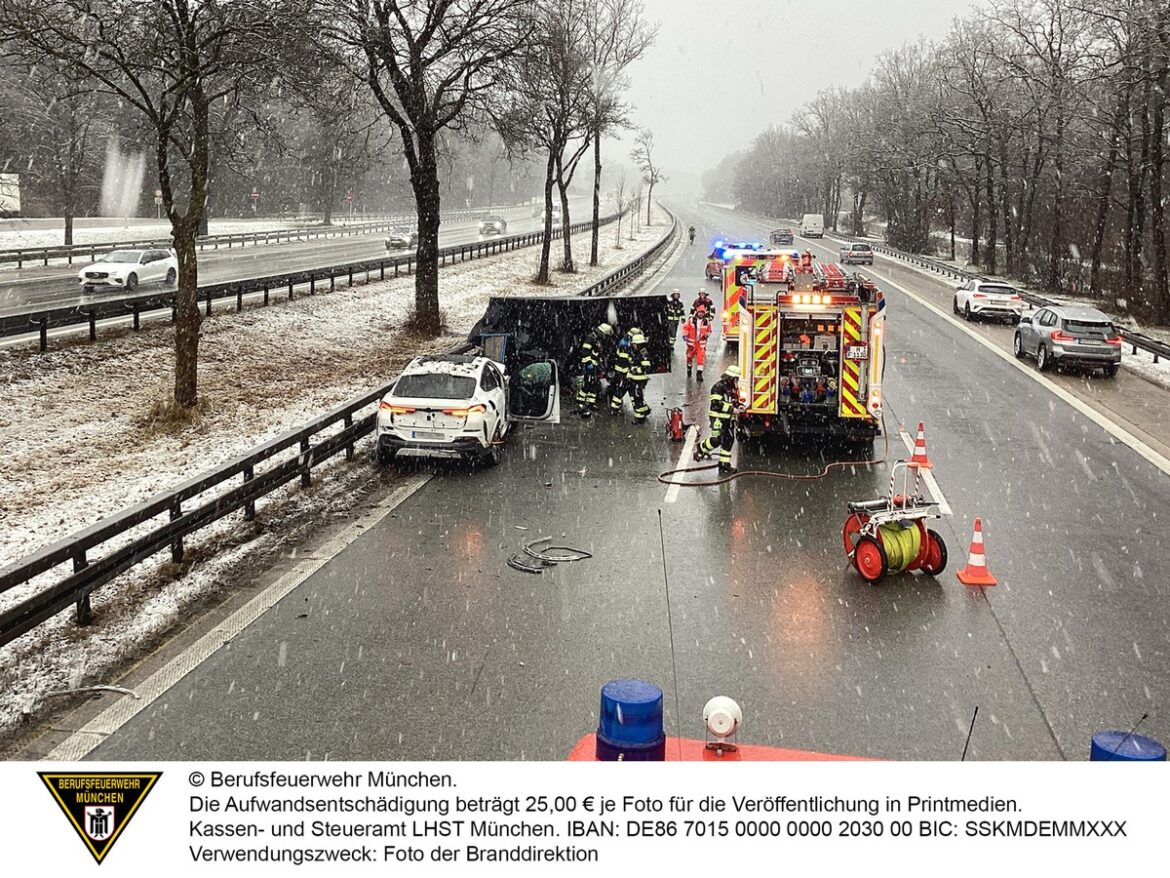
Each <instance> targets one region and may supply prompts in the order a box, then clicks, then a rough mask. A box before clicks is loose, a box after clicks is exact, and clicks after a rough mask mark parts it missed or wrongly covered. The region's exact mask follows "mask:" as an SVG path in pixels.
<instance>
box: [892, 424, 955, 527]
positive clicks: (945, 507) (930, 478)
mask: <svg viewBox="0 0 1170 878" xmlns="http://www.w3.org/2000/svg"><path fill="white" fill-rule="evenodd" d="M898 435H899V436H901V437H902V441H903V442H904V443H905V444H906V450H907V451H909V452H910V456H911V457H913V456H914V440H913V439H911V438H910V434H909V433H907V432H905V431H903V432H900V433H899V434H898ZM919 472H920V473H921V474H922V481H924V482H926V487H927V488H929V489H930V498H931V499H932V500H934V502H935V503H937V504H938V511H939V512H941V513H942V514H943V515H953V514H954V511H953V510H952V509H951V504H950V503H948V502H947V498H946V497H945V496H943V492H942V488H940V487H939V486H938V480H937V479H935V477H934V473H932V472H931V471H930V470H928V469H922V470H919Z"/></svg>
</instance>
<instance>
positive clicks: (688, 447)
mask: <svg viewBox="0 0 1170 878" xmlns="http://www.w3.org/2000/svg"><path fill="white" fill-rule="evenodd" d="M698 438H699V428H698V427H687V441H686V442H684V443H683V448H682V454H681V455H680V456H679V459H678V462H679V463H680V464H682V465H683V466H686V465H687V464H686V462H687V461H688V460H690V459H691V454H692V453H693V452H694V450H695V440H697V439H698ZM681 487H682V485H680V484H678V483H677V482H675V484H673V485H671V486H670V487H669V488H667V489H666V502H667V503H673V502H674V501H675V500H677V499H678V489H679V488H681Z"/></svg>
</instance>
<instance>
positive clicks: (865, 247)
mask: <svg viewBox="0 0 1170 878" xmlns="http://www.w3.org/2000/svg"><path fill="white" fill-rule="evenodd" d="M853 249H854V250H865V251H868V250H869V249H870V247H869V244H854V245H853Z"/></svg>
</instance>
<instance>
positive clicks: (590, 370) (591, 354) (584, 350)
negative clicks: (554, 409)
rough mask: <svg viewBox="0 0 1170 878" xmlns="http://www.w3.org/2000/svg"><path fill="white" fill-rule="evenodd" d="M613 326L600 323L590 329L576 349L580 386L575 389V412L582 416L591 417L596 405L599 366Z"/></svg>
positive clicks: (599, 381) (611, 334)
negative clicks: (579, 370) (579, 367)
mask: <svg viewBox="0 0 1170 878" xmlns="http://www.w3.org/2000/svg"><path fill="white" fill-rule="evenodd" d="M612 338H613V327H612V326H610V325H609V324H608V323H602V324H601V325H600V326H597V327H596V328H595V329H592V330H591V331H590V332H589V334H588V335H587V336H585V340H584V341H582V342H581V347H580V349H579V350H578V357H579V359H578V363H579V364H580V366H581V386H580V388H578V390H577V408H576V412H577V413H578V414H580V415H581V417H583V418H588V417H592V415H593V409H595V408H596V407H597V393H598V391H599V390H601V366H602V364H603V363H604V362H605V361H606V358H607V356H608V349H609V343H610V339H612Z"/></svg>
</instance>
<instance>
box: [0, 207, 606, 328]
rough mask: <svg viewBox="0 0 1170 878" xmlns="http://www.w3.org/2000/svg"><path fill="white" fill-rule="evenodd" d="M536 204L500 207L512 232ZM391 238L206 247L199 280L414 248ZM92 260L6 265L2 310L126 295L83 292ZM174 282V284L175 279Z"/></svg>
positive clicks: (453, 234)
mask: <svg viewBox="0 0 1170 878" xmlns="http://www.w3.org/2000/svg"><path fill="white" fill-rule="evenodd" d="M532 209H533V208H532V206H531V205H523V206H521V207H510V208H502V209H501V210H500V215H502V216H503V217H504V218H505V219H506V220H507V221H508V232H507V234H508V235H519V234H522V233H524V232H532V231H537V230H538V229H540V228H542V223H541V220H540V217H539V215H538V216H535V217H533V216H532ZM570 210H571V211H572V210H575V211H577V213H575V214H574V213H571V214H570V219H571V220H572V221H573V222H582V221H584V220H587V219H589V217H590V216H591V208H590V206H589V202H588V199H579V200H577V201H576V202H575V203H574V204H573V206H571V207H570ZM404 225H409V223H407V224H404ZM478 231H479V220H475V221H467V222H452V223H450V224H446V223H444V224H443V225H442V226H441V227H440V231H439V246H440V247H449V246H452V245H454V244H472V243H475V242H476V241H477V240H479V235H478ZM385 241H386V234H385V232H375V233H371V234H363V235H353V236H348V237H340V238H320V239H316V240H307V241H294V242H292V243H282V244H271V245H263V244H258V245H248V246H247V247H236V248H233V249H231V250H228V249H226V247H225V248H223V249H220V250H203V251H200V252H199V282H200V283H202V284H214V283H224V282H226V281H231V280H240V279H243V278H249V277H263V276H265V275H270V274H279V273H281V272H287V271H297V270H307V269H310V268H321V267H325V266H330V265H344V264H345V263H347V262H361V261H364V260H368V259H378V258H380V257H382V256H387V255H389V256H402V255H406V254H407V253H408V252H411V251H407V250H395V251H387V250H386V243H385ZM122 249H130V248H122ZM88 264H89V261H88V259H82V260H75V261H74V264H73V265H72V266H62V265H50V266H48V267H45V266H38V267H34V268H28V269H23V270H9V271H3V270H0V316H4V315H6V314H14V313H20V312H24V311H28V310H32V309H36V308H52V307H61V306H68V305H74V304H76V305H81V304H88V303H91V302H97V301H101V300H103V299H110V298H114V299H117V298H122V297H124V296H125V295H126V293H125V291H123V290H100V291H97V292H93V293H83V292H82V290H81V285H80V284H79V283H78V281H77V272H78V271H79V270H80V269H81V268H83V267H85V266H86V265H88ZM171 288H172V289H173V285H172V287H171ZM163 289H164V288H163V287H162V286H161V285H158V284H155V285H148V286H143V287H142V289H141V290H139V292H153V291H156V290H159V291H161V290H163Z"/></svg>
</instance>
